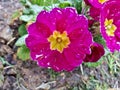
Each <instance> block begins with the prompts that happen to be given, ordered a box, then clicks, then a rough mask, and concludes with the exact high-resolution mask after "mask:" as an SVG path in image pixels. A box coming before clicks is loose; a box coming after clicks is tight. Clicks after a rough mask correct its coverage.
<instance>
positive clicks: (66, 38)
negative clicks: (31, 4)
mask: <svg viewBox="0 0 120 90" xmlns="http://www.w3.org/2000/svg"><path fill="white" fill-rule="evenodd" d="M91 43H92V36H91V33H90V32H89V31H88V21H87V18H85V16H83V15H78V14H77V11H76V10H75V9H74V8H65V9H60V8H54V9H53V10H52V11H50V12H47V11H42V12H40V13H39V15H38V16H37V19H36V22H35V23H33V24H31V25H30V26H29V28H28V37H27V38H26V45H27V47H28V48H29V49H30V53H31V57H32V59H33V60H36V61H37V63H38V65H39V66H41V67H45V68H47V67H50V68H52V69H54V70H55V71H61V70H66V71H70V70H73V69H74V68H75V67H77V66H79V65H80V64H81V63H82V61H83V59H84V58H85V56H86V54H90V52H91V51H90V44H91Z"/></svg>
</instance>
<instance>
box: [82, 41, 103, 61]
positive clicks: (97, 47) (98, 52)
mask: <svg viewBox="0 0 120 90" xmlns="http://www.w3.org/2000/svg"><path fill="white" fill-rule="evenodd" d="M104 53H105V51H104V47H103V46H102V45H101V44H99V43H96V42H94V43H93V44H92V45H91V54H87V55H86V58H85V59H84V62H97V61H98V60H99V59H100V58H101V57H102V56H103V55H104Z"/></svg>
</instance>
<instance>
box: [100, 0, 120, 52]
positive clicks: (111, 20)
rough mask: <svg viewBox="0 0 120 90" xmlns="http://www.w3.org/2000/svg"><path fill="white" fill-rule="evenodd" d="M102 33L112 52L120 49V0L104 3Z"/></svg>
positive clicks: (101, 21)
mask: <svg viewBox="0 0 120 90" xmlns="http://www.w3.org/2000/svg"><path fill="white" fill-rule="evenodd" d="M100 16H101V19H100V23H101V34H102V36H103V37H104V39H105V40H106V44H107V47H108V48H109V49H110V51H111V52H114V51H115V50H118V51H120V1H118V0H113V1H108V2H106V3H105V4H104V6H103V7H102V10H101V15H100Z"/></svg>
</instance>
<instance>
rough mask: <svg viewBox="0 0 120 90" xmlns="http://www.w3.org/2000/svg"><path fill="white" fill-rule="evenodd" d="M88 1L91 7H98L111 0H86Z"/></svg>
mask: <svg viewBox="0 0 120 90" xmlns="http://www.w3.org/2000/svg"><path fill="white" fill-rule="evenodd" d="M88 1H89V3H90V4H91V5H92V6H93V7H95V8H99V9H100V8H101V7H102V5H103V4H104V3H106V2H107V1H112V0H88Z"/></svg>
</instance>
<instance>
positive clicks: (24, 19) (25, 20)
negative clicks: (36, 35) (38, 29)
mask: <svg viewBox="0 0 120 90" xmlns="http://www.w3.org/2000/svg"><path fill="white" fill-rule="evenodd" d="M33 18H34V15H22V16H21V17H20V20H22V21H24V22H29V21H32V19H33Z"/></svg>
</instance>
